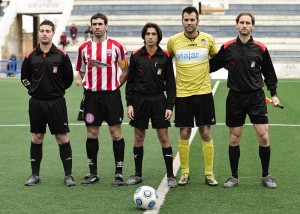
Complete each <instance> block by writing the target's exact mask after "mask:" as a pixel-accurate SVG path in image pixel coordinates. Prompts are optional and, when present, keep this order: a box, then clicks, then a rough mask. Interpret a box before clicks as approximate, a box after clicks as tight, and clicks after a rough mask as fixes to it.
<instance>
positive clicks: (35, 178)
mask: <svg viewBox="0 0 300 214" xmlns="http://www.w3.org/2000/svg"><path fill="white" fill-rule="evenodd" d="M40 182H41V178H40V177H39V176H38V175H31V176H30V177H28V178H27V180H26V182H25V186H34V185H36V184H38V183H40Z"/></svg>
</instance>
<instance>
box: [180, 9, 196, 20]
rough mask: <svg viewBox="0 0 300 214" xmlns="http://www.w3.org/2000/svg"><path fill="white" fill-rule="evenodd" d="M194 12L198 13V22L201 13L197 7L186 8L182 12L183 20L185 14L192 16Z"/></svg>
mask: <svg viewBox="0 0 300 214" xmlns="http://www.w3.org/2000/svg"><path fill="white" fill-rule="evenodd" d="M193 12H194V13H196V17H197V20H199V12H198V10H197V9H196V8H195V7H186V8H184V9H183V11H182V19H183V14H184V13H188V14H191V13H193Z"/></svg>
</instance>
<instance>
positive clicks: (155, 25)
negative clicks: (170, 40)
mask: <svg viewBox="0 0 300 214" xmlns="http://www.w3.org/2000/svg"><path fill="white" fill-rule="evenodd" d="M151 27H153V28H155V30H156V33H157V37H158V39H157V44H159V43H160V41H161V40H162V32H161V29H160V28H159V26H158V25H157V24H155V23H152V22H148V23H147V24H145V26H144V27H143V30H142V38H143V40H145V35H146V33H147V30H148V28H151Z"/></svg>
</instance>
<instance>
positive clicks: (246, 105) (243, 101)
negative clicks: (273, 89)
mask: <svg viewBox="0 0 300 214" xmlns="http://www.w3.org/2000/svg"><path fill="white" fill-rule="evenodd" d="M247 114H248V115H249V118H250V121H251V123H253V124H267V123H268V122H269V120H268V112H267V105H266V97H265V93H264V91H263V90H262V89H260V90H257V91H253V92H248V93H242V92H234V91H232V90H230V91H229V93H228V96H227V100H226V125H227V126H228V127H239V126H242V125H244V124H245V120H246V115H247Z"/></svg>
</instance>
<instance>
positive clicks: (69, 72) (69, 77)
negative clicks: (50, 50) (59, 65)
mask: <svg viewBox="0 0 300 214" xmlns="http://www.w3.org/2000/svg"><path fill="white" fill-rule="evenodd" d="M63 78H64V84H65V89H67V88H69V87H70V86H71V85H72V83H73V79H74V74H73V67H72V63H71V60H70V58H69V56H68V54H66V55H65V57H64V61H63Z"/></svg>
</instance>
